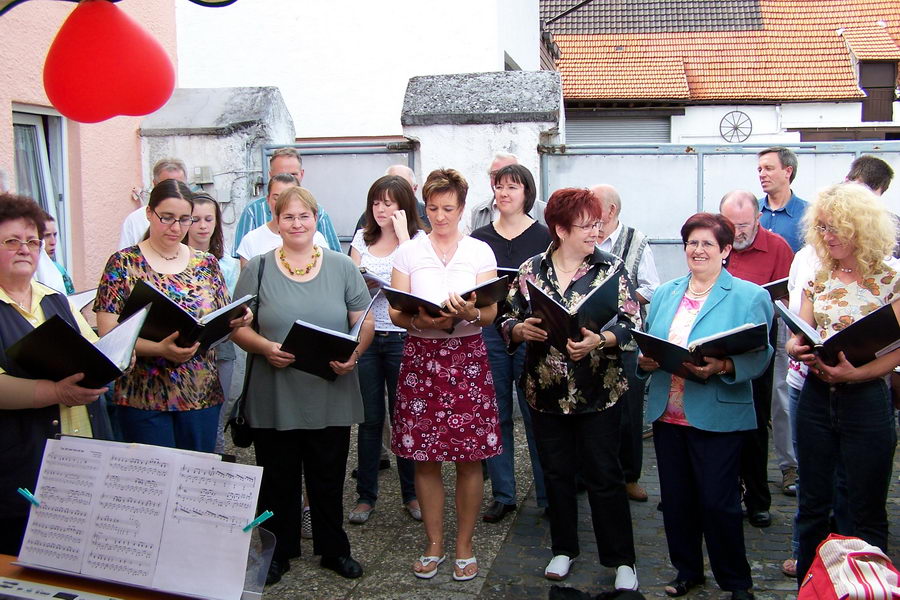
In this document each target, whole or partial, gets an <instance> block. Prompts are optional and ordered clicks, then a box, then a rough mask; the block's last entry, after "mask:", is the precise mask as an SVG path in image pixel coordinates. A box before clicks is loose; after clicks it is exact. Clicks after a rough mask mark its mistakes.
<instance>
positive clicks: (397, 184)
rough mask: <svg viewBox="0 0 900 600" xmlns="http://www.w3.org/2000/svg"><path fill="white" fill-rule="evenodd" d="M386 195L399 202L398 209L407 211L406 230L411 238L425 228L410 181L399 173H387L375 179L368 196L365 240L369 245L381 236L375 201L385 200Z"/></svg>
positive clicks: (364, 230)
mask: <svg viewBox="0 0 900 600" xmlns="http://www.w3.org/2000/svg"><path fill="white" fill-rule="evenodd" d="M385 196H390V199H391V200H392V201H393V202H395V203H396V204H397V208H398V210H403V211H405V212H406V231H407V232H408V233H409V239H412V238H414V237H415V236H416V233H418V231H419V230H420V229H423V228H424V226H423V225H422V221H420V220H419V211H418V207H417V206H416V196H415V194H414V193H413V190H412V187H410V185H409V182H408V181H407V180H406V179H404V178H403V177H398V176H397V175H385V176H384V177H379V178H378V179H376V180H375V183H373V184H372V187H370V188H369V194H368V196H367V197H366V225H365V227H364V228H363V241H364V242H365V243H366V245H368V246H371V245H372V244H374V243H375V242H377V241H378V240H379V239H380V238H381V227H379V226H378V223H376V222H375V215H374V213H373V212H372V211H373V205H374V204H375V201H376V200H384V198H385Z"/></svg>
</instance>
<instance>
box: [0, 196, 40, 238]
mask: <svg viewBox="0 0 900 600" xmlns="http://www.w3.org/2000/svg"><path fill="white" fill-rule="evenodd" d="M44 214H45V213H44V209H42V208H41V207H40V206H38V203H37V202H35V201H34V200H32V199H31V198H29V197H27V196H17V195H16V194H10V193H3V194H0V223H6V222H7V221H15V220H16V219H25V220H26V221H29V222H31V224H32V225H34V226H35V227H36V228H37V232H38V238H40V239H44V229H45V228H44Z"/></svg>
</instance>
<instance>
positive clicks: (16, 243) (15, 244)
mask: <svg viewBox="0 0 900 600" xmlns="http://www.w3.org/2000/svg"><path fill="white" fill-rule="evenodd" d="M43 244H44V242H43V241H42V240H39V239H38V238H31V239H30V240H20V239H18V238H9V239H8V240H3V248H4V249H6V250H9V251H10V252H18V251H19V248H21V247H22V246H28V250H29V251H30V252H37V251H38V250H40V249H41V246H42V245H43Z"/></svg>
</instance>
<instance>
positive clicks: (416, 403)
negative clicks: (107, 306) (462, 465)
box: [391, 335, 503, 461]
mask: <svg viewBox="0 0 900 600" xmlns="http://www.w3.org/2000/svg"><path fill="white" fill-rule="evenodd" d="M391 450H393V452H394V454H396V455H397V456H401V457H403V458H409V459H412V460H416V461H475V460H483V459H485V458H490V457H492V456H496V455H498V454H500V453H501V452H502V451H503V446H502V444H501V441H500V423H499V421H498V419H497V396H496V394H495V393H494V380H493V377H492V376H491V368H490V365H489V364H488V358H487V349H486V348H485V345H484V338H482V337H481V335H470V336H465V337H458V338H444V339H426V338H421V337H416V336H414V335H410V336H408V337H407V338H406V344H405V345H404V347H403V359H402V362H401V363H400V378H399V381H398V383H397V402H396V405H395V406H394V429H393V437H392V440H391Z"/></svg>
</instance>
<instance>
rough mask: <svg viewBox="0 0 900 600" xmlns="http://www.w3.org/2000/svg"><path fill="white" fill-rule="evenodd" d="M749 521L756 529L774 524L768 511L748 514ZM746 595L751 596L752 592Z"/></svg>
mask: <svg viewBox="0 0 900 600" xmlns="http://www.w3.org/2000/svg"><path fill="white" fill-rule="evenodd" d="M747 521H749V522H750V524H751V525H753V526H754V527H768V526H769V525H771V524H772V515H770V514H769V511H767V510H755V511H753V512H748V513H747ZM734 593H737V592H734ZM742 593H744V592H742ZM746 593H748V594H749V593H750V592H746ZM750 596H751V597H752V596H753V594H750Z"/></svg>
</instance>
